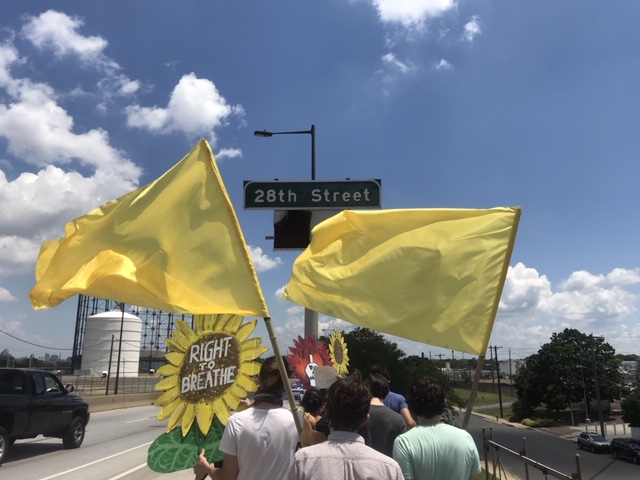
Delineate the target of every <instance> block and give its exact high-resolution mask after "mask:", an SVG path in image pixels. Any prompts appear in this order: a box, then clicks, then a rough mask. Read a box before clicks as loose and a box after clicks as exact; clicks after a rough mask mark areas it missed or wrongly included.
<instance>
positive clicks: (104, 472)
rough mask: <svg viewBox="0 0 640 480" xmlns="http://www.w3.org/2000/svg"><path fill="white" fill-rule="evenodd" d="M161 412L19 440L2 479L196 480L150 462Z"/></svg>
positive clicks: (588, 456) (626, 465)
mask: <svg viewBox="0 0 640 480" xmlns="http://www.w3.org/2000/svg"><path fill="white" fill-rule="evenodd" d="M157 412H158V409H157V408H156V407H154V406H146V407H135V408H128V409H122V410H111V411H107V412H98V413H94V414H92V416H91V422H90V423H89V425H88V427H87V435H86V437H85V441H84V444H83V445H82V446H81V447H80V448H79V449H76V450H65V449H63V448H62V441H60V440H58V439H46V438H42V437H38V438H36V439H33V440H21V441H17V442H16V443H15V445H14V446H13V447H12V448H11V450H10V452H9V455H8V458H7V460H6V461H5V463H4V464H3V465H2V466H0V479H2V480H4V479H7V480H14V479H21V480H22V479H25V480H27V479H28V480H54V479H65V480H76V479H77V480H85V479H87V478H90V479H92V480H178V479H187V480H193V475H192V472H191V471H190V470H185V471H182V472H176V473H172V474H160V473H156V472H153V471H152V470H150V469H149V468H148V467H147V466H146V460H147V450H148V448H149V445H150V444H151V443H152V442H153V441H154V440H155V439H156V438H157V437H158V436H159V435H160V434H161V433H162V432H163V431H164V428H165V426H166V422H158V421H157V420H156V419H155V415H156V414H157ZM483 427H484V428H485V429H486V432H487V434H488V433H489V431H490V429H492V430H493V436H494V441H496V442H497V443H499V444H502V445H504V446H505V447H507V448H510V449H512V450H516V451H518V450H520V449H521V448H522V445H523V443H522V438H523V437H526V438H527V447H528V451H529V456H530V457H531V458H533V459H535V460H537V461H539V462H541V463H545V464H547V465H549V466H550V467H552V468H554V469H556V470H559V471H561V472H563V473H565V474H569V475H570V474H571V473H572V472H575V471H576V466H575V455H576V454H577V453H578V452H579V453H580V456H581V460H582V473H583V476H582V478H583V480H595V479H607V480H622V479H625V480H626V479H630V478H640V467H639V466H637V465H633V464H631V463H630V462H625V461H614V460H613V459H612V458H611V456H610V455H607V454H600V455H597V454H592V453H589V452H584V451H580V450H578V448H577V446H576V444H575V443H572V442H569V441H567V440H565V439H563V438H559V437H556V436H553V435H550V434H546V433H543V432H540V431H536V430H529V429H516V428H514V427H510V426H506V425H502V424H498V423H494V422H491V421H488V420H485V419H484V418H481V417H478V416H475V415H474V416H472V418H471V422H470V426H469V431H470V432H471V434H472V435H473V437H474V439H475V440H476V443H477V444H478V445H479V448H480V449H481V448H482V428H483ZM501 459H502V461H503V463H504V465H505V467H506V469H507V470H508V471H509V472H512V473H514V474H516V475H517V476H518V477H520V478H524V467H523V466H522V463H521V462H519V461H518V460H516V459H514V458H512V457H510V456H508V455H506V454H504V453H502V454H501ZM529 471H530V479H531V480H538V479H543V478H544V475H543V474H542V473H541V472H539V471H537V470H535V469H533V468H530V469H529ZM549 478H551V477H549Z"/></svg>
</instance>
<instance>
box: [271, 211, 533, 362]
mask: <svg viewBox="0 0 640 480" xmlns="http://www.w3.org/2000/svg"><path fill="white" fill-rule="evenodd" d="M520 211H521V210H520V208H493V209H488V210H468V209H467V210H456V209H412V210H382V211H357V212H356V211H349V210H345V211H343V212H342V213H339V214H338V215H335V216H333V217H331V218H329V219H328V220H325V221H324V222H322V223H320V224H319V225H317V226H316V227H315V228H314V229H313V238H312V240H311V244H310V245H309V247H308V248H307V249H306V250H305V251H304V252H303V253H302V254H301V255H300V256H299V257H298V259H297V260H296V261H295V263H294V266H293V272H292V274H291V278H290V280H289V282H288V283H287V285H286V288H285V293H284V298H285V299H288V300H291V301H292V302H295V303H297V304H299V305H302V306H304V307H306V308H309V309H311V310H315V311H317V312H320V313H324V314H326V315H330V316H333V317H336V318H340V319H342V320H346V321H348V322H351V323H354V324H356V325H360V326H362V327H366V328H371V329H373V330H377V331H380V332H385V333H389V334H391V335H396V336H399V337H403V338H408V339H410V340H414V341H417V342H422V343H427V344H430V345H435V346H439V347H443V348H447V349H451V350H457V351H461V352H468V353H474V354H478V355H484V354H485V353H486V350H487V345H488V342H489V337H490V336H491V329H492V328H493V322H494V320H495V316H496V312H497V309H498V304H499V301H500V295H501V293H502V288H503V286H504V281H505V278H506V275H507V268H508V266H509V260H510V258H511V252H512V251H513V244H514V242H515V237H516V231H517V228H518V223H519V220H520Z"/></svg>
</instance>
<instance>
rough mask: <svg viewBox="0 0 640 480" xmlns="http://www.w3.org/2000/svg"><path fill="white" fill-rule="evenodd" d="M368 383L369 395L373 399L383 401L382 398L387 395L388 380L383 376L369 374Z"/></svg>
mask: <svg viewBox="0 0 640 480" xmlns="http://www.w3.org/2000/svg"><path fill="white" fill-rule="evenodd" d="M368 383H369V388H370V389H371V395H372V396H374V397H375V398H379V399H381V400H384V397H386V396H387V395H388V394H389V380H388V379H387V378H386V377H384V376H383V375H381V374H379V373H373V372H371V373H370V374H369V379H368Z"/></svg>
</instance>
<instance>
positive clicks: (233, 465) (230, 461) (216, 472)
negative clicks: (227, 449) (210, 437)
mask: <svg viewBox="0 0 640 480" xmlns="http://www.w3.org/2000/svg"><path fill="white" fill-rule="evenodd" d="M193 473H195V475H196V480H202V479H204V478H206V477H207V475H209V477H211V478H212V479H213V480H236V479H237V478H238V457H236V456H235V455H229V454H227V453H225V454H224V462H223V463H222V467H221V468H216V467H214V466H213V465H211V464H210V463H209V462H208V461H207V458H206V457H205V456H204V449H202V452H200V457H198V461H197V462H196V464H195V465H194V466H193Z"/></svg>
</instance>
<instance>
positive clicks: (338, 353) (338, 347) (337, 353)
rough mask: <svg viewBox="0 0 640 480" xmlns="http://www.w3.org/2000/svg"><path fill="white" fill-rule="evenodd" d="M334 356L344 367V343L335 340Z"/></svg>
mask: <svg viewBox="0 0 640 480" xmlns="http://www.w3.org/2000/svg"><path fill="white" fill-rule="evenodd" d="M333 356H334V357H335V358H336V363H337V364H339V365H342V362H343V361H344V350H343V349H342V342H341V341H340V340H334V342H333Z"/></svg>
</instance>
